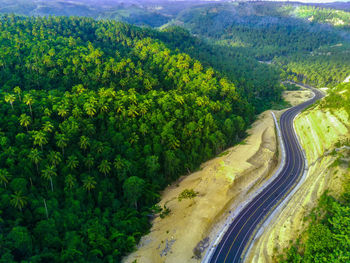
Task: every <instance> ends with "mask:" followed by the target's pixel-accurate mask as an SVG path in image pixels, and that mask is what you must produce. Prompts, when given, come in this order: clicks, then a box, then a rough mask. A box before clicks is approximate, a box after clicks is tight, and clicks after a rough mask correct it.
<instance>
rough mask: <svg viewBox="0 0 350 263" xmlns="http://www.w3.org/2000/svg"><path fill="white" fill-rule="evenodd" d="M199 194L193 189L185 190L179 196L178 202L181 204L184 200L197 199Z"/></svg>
mask: <svg viewBox="0 0 350 263" xmlns="http://www.w3.org/2000/svg"><path fill="white" fill-rule="evenodd" d="M198 194H199V193H198V192H195V191H194V190H193V189H185V190H183V191H182V192H181V194H180V195H179V197H178V200H179V202H181V200H182V199H192V198H195V197H196V196H197V195H198Z"/></svg>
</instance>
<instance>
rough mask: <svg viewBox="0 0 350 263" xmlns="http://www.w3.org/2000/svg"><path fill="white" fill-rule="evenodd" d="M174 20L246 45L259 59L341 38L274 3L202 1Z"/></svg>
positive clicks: (213, 36) (231, 43)
mask: <svg viewBox="0 0 350 263" xmlns="http://www.w3.org/2000/svg"><path fill="white" fill-rule="evenodd" d="M177 20H179V21H181V22H182V23H184V25H185V27H187V28H189V29H190V30H191V32H192V33H194V34H198V35H201V36H204V37H207V38H209V39H212V40H214V41H215V42H216V43H219V44H221V45H226V46H233V47H236V46H238V47H245V48H246V49H248V50H249V51H250V52H251V54H252V55H254V56H255V57H256V58H257V59H260V60H271V59H273V58H274V57H275V56H284V55H288V54H291V53H295V52H305V51H308V52H309V51H312V50H313V49H315V48H318V47H319V46H321V45H326V44H332V43H335V42H337V41H339V39H340V36H339V35H338V34H337V33H335V32H334V31H333V30H331V29H327V28H325V27H322V26H320V25H319V24H317V23H314V24H310V23H308V22H306V21H304V20H302V19H297V18H295V17H292V16H291V15H290V13H289V12H287V11H286V10H285V8H284V6H282V7H280V6H279V5H276V4H273V3H270V4H268V3H239V4H214V5H203V6H199V7H194V8H191V9H189V10H185V11H184V12H183V13H181V14H180V15H179V16H178V18H177Z"/></svg>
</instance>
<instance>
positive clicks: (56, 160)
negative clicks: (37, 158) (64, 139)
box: [48, 151, 62, 167]
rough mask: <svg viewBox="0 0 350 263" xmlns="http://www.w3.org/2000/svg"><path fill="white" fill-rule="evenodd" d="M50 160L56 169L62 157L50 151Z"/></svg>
mask: <svg viewBox="0 0 350 263" xmlns="http://www.w3.org/2000/svg"><path fill="white" fill-rule="evenodd" d="M48 159H49V161H50V163H51V164H52V165H53V166H55V167H56V166H57V165H59V163H60V162H61V161H62V156H61V154H60V153H59V152H55V151H50V153H49V155H48Z"/></svg>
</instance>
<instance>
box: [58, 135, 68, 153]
mask: <svg viewBox="0 0 350 263" xmlns="http://www.w3.org/2000/svg"><path fill="white" fill-rule="evenodd" d="M56 144H57V146H58V147H60V148H61V149H62V154H63V156H64V148H65V147H67V145H68V139H67V137H66V136H65V135H64V134H60V133H57V134H56Z"/></svg>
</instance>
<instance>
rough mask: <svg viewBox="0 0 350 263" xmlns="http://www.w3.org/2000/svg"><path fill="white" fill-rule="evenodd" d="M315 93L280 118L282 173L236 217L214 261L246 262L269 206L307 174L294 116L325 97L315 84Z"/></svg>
mask: <svg viewBox="0 0 350 263" xmlns="http://www.w3.org/2000/svg"><path fill="white" fill-rule="evenodd" d="M302 86H304V87H307V88H310V89H312V91H313V92H314V93H315V97H314V98H312V99H310V100H308V101H306V102H304V103H302V104H299V105H297V106H295V107H292V108H290V109H288V110H287V111H285V112H284V113H283V114H282V116H281V118H280V128H281V134H282V139H283V143H284V147H285V153H286V161H285V165H284V167H283V168H282V170H281V172H280V173H279V175H278V176H277V177H276V179H275V180H274V181H272V182H271V183H270V184H269V185H268V186H267V187H266V188H265V189H264V190H263V191H262V192H261V193H260V194H259V195H257V196H256V197H255V198H254V199H253V200H252V201H251V202H250V203H248V204H247V205H246V206H245V207H244V208H243V209H242V211H241V212H240V213H239V214H238V215H237V216H236V217H235V219H234V220H233V221H232V223H231V225H230V226H229V228H228V230H227V232H226V233H225V234H224V236H223V237H222V239H221V241H220V243H219V244H218V245H217V247H216V249H215V252H214V253H213V255H212V257H211V259H210V262H211V263H233V262H242V256H243V255H242V253H243V251H244V248H245V247H246V245H247V244H248V242H249V240H250V238H251V235H252V234H253V232H254V230H255V228H256V227H257V226H258V224H259V223H261V221H262V219H264V218H265V216H266V215H267V213H268V212H269V210H270V209H271V208H273V207H275V205H276V204H278V203H279V202H280V201H281V199H282V198H283V196H284V195H285V194H286V193H287V192H288V191H289V190H290V189H291V188H292V187H293V186H295V185H296V182H297V181H298V179H300V177H301V176H302V174H303V171H304V168H305V160H304V155H303V152H302V148H301V146H300V145H299V142H298V140H297V138H296V135H295V133H294V130H293V120H294V117H295V116H296V115H297V114H298V113H299V112H300V111H301V110H303V109H304V108H306V107H307V106H309V105H311V104H313V103H314V102H315V101H316V100H318V99H320V98H322V97H323V94H322V93H321V92H320V91H319V90H317V89H313V88H311V87H308V86H305V85H302Z"/></svg>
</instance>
